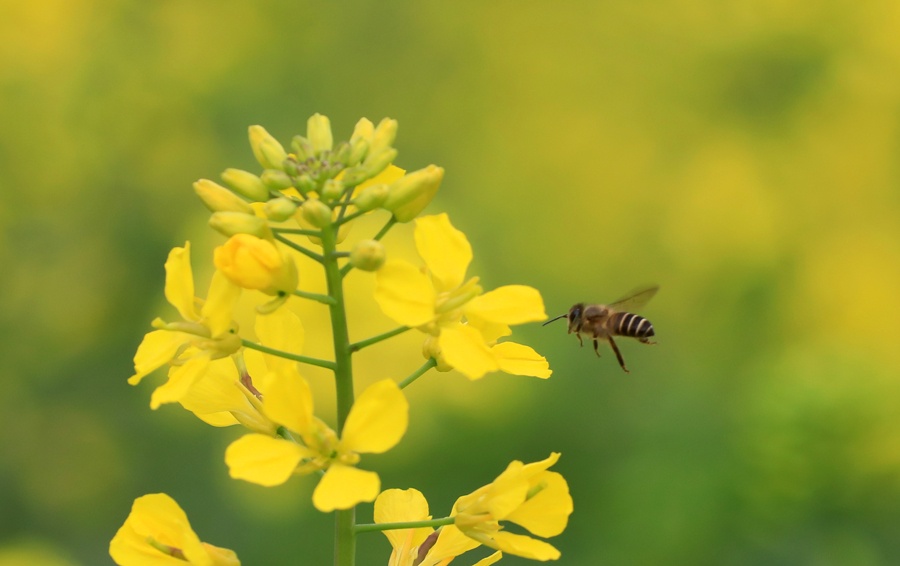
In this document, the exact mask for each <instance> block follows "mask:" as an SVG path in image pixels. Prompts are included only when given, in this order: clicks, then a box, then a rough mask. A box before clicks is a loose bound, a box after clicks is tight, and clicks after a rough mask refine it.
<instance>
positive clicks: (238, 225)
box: [209, 211, 272, 238]
mask: <svg viewBox="0 0 900 566" xmlns="http://www.w3.org/2000/svg"><path fill="white" fill-rule="evenodd" d="M209 225H210V227H211V228H212V229H213V230H215V231H217V232H219V233H221V234H224V235H225V236H234V235H235V234H253V235H254V236H258V237H260V238H267V237H271V235H272V232H271V230H270V229H269V224H268V223H267V222H266V221H265V219H263V218H260V217H259V216H254V215H252V214H244V213H243V212H231V211H222V212H214V213H213V214H212V216H210V217H209Z"/></svg>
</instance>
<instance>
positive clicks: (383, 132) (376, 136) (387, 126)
mask: <svg viewBox="0 0 900 566" xmlns="http://www.w3.org/2000/svg"><path fill="white" fill-rule="evenodd" d="M396 137H397V120H391V119H390V118H385V119H384V120H382V121H381V122H379V123H378V127H376V128H375V131H373V132H372V141H370V142H369V155H370V156H375V155H378V154H379V153H381V152H382V151H387V150H389V149H391V147H392V146H393V144H394V139H395V138H396Z"/></svg>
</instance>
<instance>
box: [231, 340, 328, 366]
mask: <svg viewBox="0 0 900 566" xmlns="http://www.w3.org/2000/svg"><path fill="white" fill-rule="evenodd" d="M241 344H242V345H243V346H244V347H245V348H250V349H251V350H259V351H260V352H265V353H266V354H272V355H273V356H278V357H280V358H285V359H287V360H294V361H295V362H300V363H301V364H309V365H311V366H318V367H320V368H325V369H330V370H332V371H333V370H334V369H335V363H334V362H330V361H328V360H320V359H319V358H311V357H309V356H303V355H300V354H292V353H290V352H285V351H283V350H276V349H275V348H269V347H268V346H263V345H262V344H257V343H256V342H251V341H249V340H241Z"/></svg>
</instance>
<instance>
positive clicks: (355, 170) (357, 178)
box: [341, 165, 370, 187]
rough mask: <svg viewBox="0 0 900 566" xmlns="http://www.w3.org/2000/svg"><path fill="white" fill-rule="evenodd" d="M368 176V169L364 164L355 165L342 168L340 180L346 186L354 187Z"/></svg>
mask: <svg viewBox="0 0 900 566" xmlns="http://www.w3.org/2000/svg"><path fill="white" fill-rule="evenodd" d="M369 177H370V175H369V171H368V169H366V167H365V166H364V165H357V166H356V167H350V168H349V169H344V176H343V177H341V181H343V182H344V186H346V187H355V186H356V185H358V184H360V183H362V182H363V181H365V180H366V179H368V178H369Z"/></svg>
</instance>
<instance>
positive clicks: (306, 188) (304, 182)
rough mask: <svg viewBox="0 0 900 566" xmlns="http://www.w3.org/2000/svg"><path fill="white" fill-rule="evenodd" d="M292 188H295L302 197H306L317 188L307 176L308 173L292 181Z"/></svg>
mask: <svg viewBox="0 0 900 566" xmlns="http://www.w3.org/2000/svg"><path fill="white" fill-rule="evenodd" d="M294 186H295V187H296V188H297V191H298V192H299V193H300V194H301V195H303V196H306V193H308V192H310V191H315V190H318V188H319V187H318V186H317V185H316V182H315V181H314V180H313V178H312V177H310V176H309V173H304V174H302V175H300V176H299V177H297V178H296V179H294Z"/></svg>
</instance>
